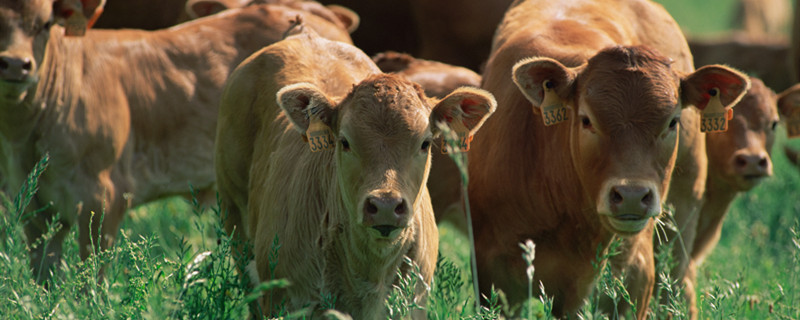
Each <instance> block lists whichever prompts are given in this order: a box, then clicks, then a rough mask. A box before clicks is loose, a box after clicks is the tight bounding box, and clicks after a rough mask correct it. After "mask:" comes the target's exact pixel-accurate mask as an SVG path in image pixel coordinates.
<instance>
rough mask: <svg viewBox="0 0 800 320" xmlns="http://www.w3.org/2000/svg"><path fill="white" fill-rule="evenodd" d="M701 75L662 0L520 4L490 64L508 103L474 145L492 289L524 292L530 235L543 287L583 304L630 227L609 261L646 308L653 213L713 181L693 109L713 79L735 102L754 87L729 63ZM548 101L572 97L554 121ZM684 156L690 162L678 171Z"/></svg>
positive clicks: (494, 87)
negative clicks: (680, 192)
mask: <svg viewBox="0 0 800 320" xmlns="http://www.w3.org/2000/svg"><path fill="white" fill-rule="evenodd" d="M532 57H533V58H532ZM670 60H672V61H670ZM692 71H693V66H692V61H691V54H690V53H689V50H688V47H687V44H686V40H685V39H684V38H683V35H682V34H681V32H680V29H679V28H678V26H677V25H676V23H675V22H674V20H672V18H671V17H670V16H669V14H667V13H666V11H664V10H663V8H661V7H659V6H657V5H654V4H652V3H651V2H648V1H636V0H634V1H579V2H574V1H517V2H515V3H514V4H512V7H511V8H510V9H509V11H508V12H507V13H506V16H505V18H504V20H503V22H502V23H501V24H500V26H499V27H498V30H497V32H496V34H495V39H494V43H493V46H492V54H491V56H490V58H489V61H488V64H487V68H486V71H485V73H484V74H483V84H482V87H483V88H484V89H487V90H488V91H490V92H492V93H493V94H494V95H495V96H496V97H497V99H498V105H500V106H501V108H500V109H499V111H498V112H497V113H496V114H495V115H494V116H493V117H492V118H491V119H489V120H488V121H487V123H486V125H485V127H484V129H483V130H482V131H481V132H480V133H479V134H478V135H477V136H476V137H475V140H474V142H473V146H472V150H471V151H470V161H469V173H470V184H469V197H470V203H471V209H472V216H473V221H472V222H473V227H474V229H475V237H476V239H475V241H476V252H477V258H478V259H477V260H478V272H479V277H480V278H479V280H480V286H481V290H482V291H484V292H486V291H487V290H488V289H489V287H490V284H492V283H493V284H494V285H496V286H498V287H499V288H500V289H502V290H504V291H505V292H506V294H507V295H508V297H509V300H510V301H511V302H519V301H521V300H522V299H524V297H525V294H526V290H527V288H526V287H525V285H524V283H525V281H524V279H525V272H524V270H525V264H524V262H523V261H522V259H520V258H519V249H517V245H516V244H517V243H520V242H523V241H524V240H525V239H528V238H530V239H532V240H533V241H534V242H535V243H536V260H535V261H534V265H535V270H536V273H535V279H534V283H538V282H539V281H542V282H543V284H544V288H545V291H546V294H547V295H550V296H553V297H554V298H555V300H554V310H553V312H554V313H555V314H556V315H559V316H560V315H564V314H571V313H574V312H575V311H576V310H577V309H578V307H580V305H581V304H582V303H583V299H584V298H585V297H586V296H587V295H588V294H589V293H590V291H591V290H592V286H593V284H594V281H595V277H596V276H597V274H598V272H599V270H597V268H595V267H593V265H592V263H593V262H598V263H599V262H600V261H597V258H598V250H605V249H606V248H607V246H608V245H609V243H610V242H611V241H612V238H614V237H615V235H622V236H623V237H624V238H623V246H622V248H621V249H622V250H621V253H620V254H618V255H617V256H615V257H614V258H613V259H612V269H613V271H614V272H615V273H617V274H619V273H621V272H623V271H625V272H627V274H628V278H627V280H628V283H626V285H627V287H628V290H629V292H630V293H631V298H632V299H633V300H634V301H635V303H636V306H637V309H638V316H639V317H643V316H644V315H645V314H646V312H647V303H648V301H649V299H650V294H651V290H652V287H653V284H654V269H653V261H652V260H653V253H652V250H653V248H652V242H651V241H652V240H651V235H652V226H653V222H652V220H650V219H649V218H651V217H653V216H655V215H658V214H660V212H661V205H662V204H663V203H664V199H665V198H667V190H668V186H669V185H670V184H672V188H674V186H675V185H676V184H678V185H682V186H683V187H684V188H683V189H685V190H687V189H688V192H693V193H697V194H692V197H693V199H694V200H696V201H699V200H700V197H701V196H702V185H704V181H705V180H704V178H705V175H704V172H703V170H705V163H704V162H702V160H703V159H700V160H698V157H700V156H702V152H703V149H699V148H703V147H704V145H702V144H700V145H699V146H698V145H697V144H692V143H691V142H694V141H697V140H698V137H699V136H700V134H699V126H698V121H697V118H698V117H699V115H698V112H697V111H696V110H695V109H692V108H689V107H687V106H689V105H696V106H699V107H703V106H705V105H706V104H707V103H708V102H709V101H710V96H709V94H708V93H703V90H707V89H710V88H712V87H715V86H716V87H719V88H720V90H721V91H724V92H725V93H723V94H721V101H722V104H723V105H729V104H731V103H732V102H734V101H736V100H737V99H738V98H739V97H740V96H741V93H742V92H743V90H745V89H746V87H747V79H745V78H744V77H743V76H741V75H740V74H738V73H736V72H735V71H732V70H730V69H728V68H724V67H713V68H709V69H706V70H698V71H697V72H694V73H691V72H692ZM712 74H718V75H720V76H719V78H718V79H716V80H715V79H714V78H715V77H714V76H711V75H712ZM512 80H513V82H512ZM722 88H724V89H722ZM548 97H549V98H548ZM545 103H547V104H548V106H549V105H551V104H553V103H557V104H562V105H564V106H566V107H567V109H566V112H567V113H566V118H567V120H566V121H565V122H564V123H558V124H554V125H552V126H546V125H545V124H543V120H545V121H549V120H553V119H554V116H555V115H554V114H552V113H549V112H543V111H542V109H543V108H544V107H545V106H542V104H545ZM563 116H564V114H561V115H560V117H561V119H563ZM547 119H549V120H547ZM678 124H680V125H678ZM684 124H687V125H686V126H685V125H684ZM678 131H680V133H678ZM678 135H680V146H681V147H680V148H679V145H678ZM686 141H689V142H690V143H689V144H687V145H684V142H686ZM701 142H702V140H701ZM698 149H699V150H698ZM676 163H677V165H683V166H684V167H685V168H686V169H685V170H684V171H682V172H681V173H682V174H683V175H682V176H679V177H676V178H673V179H672V181H671V180H670V177H671V176H672V173H673V168H674V167H675V166H676ZM676 171H677V169H676ZM700 176H702V179H699V177H700ZM698 181H699V182H698ZM698 189H699V190H698ZM673 191H674V190H673ZM673 191H670V194H669V196H670V197H671V196H672V195H673ZM629 200H630V201H632V202H628V201H629ZM692 206H694V207H699V205H698V204H696V203H690V204H689V205H688V207H690V208H691V207H692ZM610 308H612V307H606V310H609V312H610V310H611V309H610Z"/></svg>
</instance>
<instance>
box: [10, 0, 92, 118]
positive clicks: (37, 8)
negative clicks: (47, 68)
mask: <svg viewBox="0 0 800 320" xmlns="http://www.w3.org/2000/svg"><path fill="white" fill-rule="evenodd" d="M103 3H104V1H100V0H81V1H78V0H0V102H2V103H3V104H9V103H10V104H17V103H19V102H22V100H24V99H25V96H26V95H27V92H28V89H30V88H31V87H32V86H33V85H35V84H36V81H37V80H38V77H37V73H38V72H37V71H38V67H39V66H40V65H41V64H42V60H43V59H44V52H45V46H46V45H47V41H48V40H49V38H50V29H51V27H52V26H53V23H54V22H58V23H67V24H69V25H70V27H68V28H67V30H69V31H70V32H78V33H80V32H82V31H85V28H87V27H88V26H89V25H90V23H91V22H92V20H91V19H92V18H91V17H96V15H95V13H96V12H99V10H97V9H98V8H101V7H102V5H103ZM79 9H81V10H80V11H81V12H79V13H77V11H79ZM86 17H90V18H88V19H87V18H86ZM70 18H71V19H70ZM81 28H83V30H81Z"/></svg>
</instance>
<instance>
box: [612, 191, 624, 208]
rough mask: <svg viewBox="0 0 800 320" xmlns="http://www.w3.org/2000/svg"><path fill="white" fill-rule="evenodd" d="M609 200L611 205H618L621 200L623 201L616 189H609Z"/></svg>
mask: <svg viewBox="0 0 800 320" xmlns="http://www.w3.org/2000/svg"><path fill="white" fill-rule="evenodd" d="M610 199H611V203H612V204H620V203H622V201H623V200H625V199H624V198H623V197H622V195H621V194H620V193H619V192H618V191H617V188H611V194H610Z"/></svg>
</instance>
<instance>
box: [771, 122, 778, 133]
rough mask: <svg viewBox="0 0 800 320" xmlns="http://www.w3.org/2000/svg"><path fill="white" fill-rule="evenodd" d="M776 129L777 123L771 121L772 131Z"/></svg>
mask: <svg viewBox="0 0 800 320" xmlns="http://www.w3.org/2000/svg"><path fill="white" fill-rule="evenodd" d="M777 128H778V121H772V131H775V129H777Z"/></svg>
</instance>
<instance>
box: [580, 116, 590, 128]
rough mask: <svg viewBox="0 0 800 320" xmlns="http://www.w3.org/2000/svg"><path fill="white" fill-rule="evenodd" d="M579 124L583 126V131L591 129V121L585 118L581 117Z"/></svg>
mask: <svg viewBox="0 0 800 320" xmlns="http://www.w3.org/2000/svg"><path fill="white" fill-rule="evenodd" d="M581 124H582V125H583V128H584V129H591V128H592V121H591V120H589V117H587V116H581Z"/></svg>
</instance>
